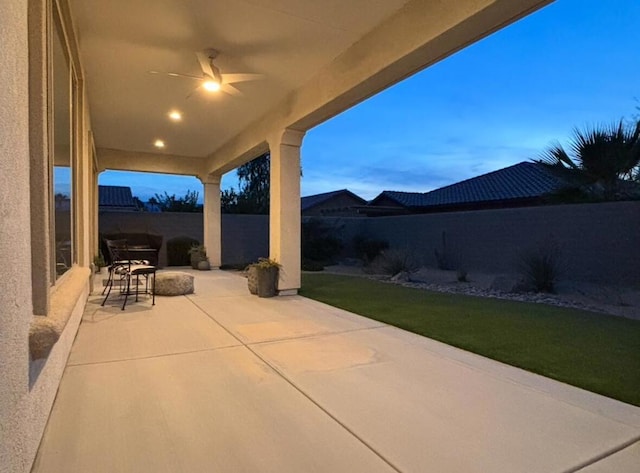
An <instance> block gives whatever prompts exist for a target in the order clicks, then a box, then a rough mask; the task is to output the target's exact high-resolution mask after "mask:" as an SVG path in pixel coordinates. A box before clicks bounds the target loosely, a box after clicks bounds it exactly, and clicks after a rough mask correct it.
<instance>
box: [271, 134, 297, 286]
mask: <svg viewBox="0 0 640 473" xmlns="http://www.w3.org/2000/svg"><path fill="white" fill-rule="evenodd" d="M303 137H304V132H302V131H298V130H291V129H285V130H282V131H279V132H278V133H275V134H273V135H272V136H271V137H270V138H269V139H268V142H269V150H270V153H271V170H270V175H271V177H270V209H269V257H270V258H271V259H274V260H276V261H277V262H278V263H280V264H281V265H282V268H281V269H280V279H279V281H278V291H279V295H282V296H284V295H295V294H297V293H298V289H300V253H301V251H300V145H301V144H302V138H303Z"/></svg>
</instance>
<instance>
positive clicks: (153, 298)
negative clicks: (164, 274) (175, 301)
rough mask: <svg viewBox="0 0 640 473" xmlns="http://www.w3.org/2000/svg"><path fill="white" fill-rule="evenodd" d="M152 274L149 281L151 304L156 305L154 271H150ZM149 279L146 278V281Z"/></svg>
mask: <svg viewBox="0 0 640 473" xmlns="http://www.w3.org/2000/svg"><path fill="white" fill-rule="evenodd" d="M151 274H152V275H153V282H152V283H151V291H152V294H153V295H152V296H151V297H152V298H151V305H156V273H155V271H154V272H153V273H151ZM148 282H149V281H148V280H147V283H148Z"/></svg>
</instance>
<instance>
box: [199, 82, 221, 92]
mask: <svg viewBox="0 0 640 473" xmlns="http://www.w3.org/2000/svg"><path fill="white" fill-rule="evenodd" d="M202 86H203V87H204V88H205V90H208V91H209V92H217V91H218V90H220V83H219V82H216V81H214V80H206V81H204V84H202Z"/></svg>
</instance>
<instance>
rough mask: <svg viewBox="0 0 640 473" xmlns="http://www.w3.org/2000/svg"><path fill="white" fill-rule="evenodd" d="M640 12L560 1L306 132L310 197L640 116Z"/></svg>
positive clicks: (457, 175) (144, 191) (438, 170)
mask: <svg viewBox="0 0 640 473" xmlns="http://www.w3.org/2000/svg"><path fill="white" fill-rule="evenodd" d="M638 18H640V1H638V0H608V1H605V0H558V1H556V2H555V3H553V4H551V5H549V6H548V7H546V8H544V9H542V10H540V11H538V12H537V13H534V14H533V15H530V16H528V17H526V18H524V19H523V20H521V21H519V22H517V23H515V24H513V25H511V26H509V27H507V28H506V29H503V30H501V31H499V32H497V33H495V34H493V35H491V36H489V37H487V38H485V39H484V40H482V41H480V42H478V43H476V44H474V45H473V46H471V47H468V48H466V49H464V50H463V51H460V52H458V53H457V54H455V55H453V56H451V57H449V58H447V59H445V60H444V61H442V62H440V63H438V64H436V65H434V66H432V67H430V68H428V69H426V70H424V71H422V72H420V73H418V74H416V75H414V76H413V77H410V78H409V79H407V80H405V81H403V82H401V83H399V84H397V85H395V86H394V87H391V88H390V89H387V90H386V91H384V92H382V93H380V94H378V95H376V96H375V97H372V98H370V99H369V100H367V101H365V102H363V103H361V104H359V105H358V106H356V107H353V108H352V109H350V110H347V111H346V112H344V113H342V114H340V115H338V116H336V117H334V118H333V119H331V120H329V121H327V122H325V123H323V124H321V125H319V126H317V127H316V128H314V129H312V130H310V131H308V132H307V134H306V136H305V138H304V141H303V144H302V168H303V174H304V177H303V178H302V195H303V196H304V195H311V194H316V193H320V192H328V191H332V190H337V189H343V188H347V189H349V190H351V191H353V192H355V193H356V194H358V195H360V196H362V197H363V198H365V199H371V198H373V197H375V196H376V195H377V194H379V193H380V192H381V191H383V190H399V191H411V192H426V191H429V190H432V189H435V188H438V187H441V186H444V185H447V184H452V183H454V182H457V181H460V180H463V179H467V178H470V177H473V176H477V175H479V174H483V173H486V172H489V171H493V170H496V169H500V168H503V167H506V166H509V165H511V164H515V163H518V162H521V161H527V160H530V159H535V158H537V157H539V155H540V153H541V152H542V151H543V150H544V149H545V148H546V147H548V146H549V144H550V143H552V142H553V141H555V140H559V141H560V142H561V143H566V141H567V139H568V138H569V137H570V135H571V132H572V130H573V129H574V128H575V127H579V128H584V127H587V126H593V125H598V124H609V123H612V122H616V121H618V120H620V119H623V118H624V119H629V118H631V117H632V116H633V115H636V114H640V111H639V110H638V109H637V108H636V107H640V101H639V99H640V59H639V58H640V52H639V51H638V49H639V48H638V45H639V44H640V28H639V27H638ZM100 184H103V185H125V186H130V187H131V188H132V191H133V194H134V195H137V196H138V197H140V198H141V199H142V200H147V199H148V198H149V197H151V196H153V194H154V193H156V192H157V193H160V194H163V193H164V191H167V192H168V193H169V194H176V195H177V196H183V195H184V194H186V192H187V190H189V189H190V190H196V191H198V192H200V198H201V199H202V185H201V184H200V181H199V180H197V179H196V178H188V177H180V176H159V175H155V174H146V173H131V172H117V171H107V172H104V173H102V174H101V175H100ZM236 186H237V179H236V177H235V171H233V172H231V173H228V174H226V175H225V176H224V177H223V180H222V188H229V187H236Z"/></svg>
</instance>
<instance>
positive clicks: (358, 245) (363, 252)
mask: <svg viewBox="0 0 640 473" xmlns="http://www.w3.org/2000/svg"><path fill="white" fill-rule="evenodd" d="M353 247H354V249H355V251H356V253H357V255H358V257H359V258H361V259H362V261H364V264H365V265H368V264H371V263H372V262H373V260H375V259H376V258H377V257H378V256H380V254H382V252H383V251H384V250H386V249H388V248H389V242H388V241H386V240H375V239H371V238H366V237H363V236H361V235H358V236H357V237H355V238H354V239H353Z"/></svg>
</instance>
